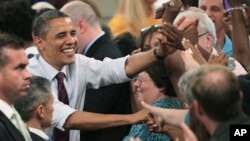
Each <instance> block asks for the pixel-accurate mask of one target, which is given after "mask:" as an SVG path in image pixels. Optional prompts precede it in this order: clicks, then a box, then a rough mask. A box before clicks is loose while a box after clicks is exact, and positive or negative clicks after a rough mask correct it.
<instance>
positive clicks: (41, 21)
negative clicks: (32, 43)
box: [32, 9, 68, 39]
mask: <svg viewBox="0 0 250 141" xmlns="http://www.w3.org/2000/svg"><path fill="white" fill-rule="evenodd" d="M66 17H68V15H66V14H64V13H63V12H60V11H58V10H55V9H51V10H48V11H45V12H44V13H41V14H40V15H38V16H37V17H36V18H35V19H34V21H33V23H32V32H33V35H34V36H38V37H41V38H43V39H44V38H45V37H46V36H47V33H48V28H49V22H50V20H53V19H57V18H66Z"/></svg>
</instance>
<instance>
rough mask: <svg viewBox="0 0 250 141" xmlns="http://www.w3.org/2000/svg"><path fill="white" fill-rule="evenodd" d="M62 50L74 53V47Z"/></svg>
mask: <svg viewBox="0 0 250 141" xmlns="http://www.w3.org/2000/svg"><path fill="white" fill-rule="evenodd" d="M62 52H64V53H72V52H74V49H73V48H68V49H64V50H63V51H62Z"/></svg>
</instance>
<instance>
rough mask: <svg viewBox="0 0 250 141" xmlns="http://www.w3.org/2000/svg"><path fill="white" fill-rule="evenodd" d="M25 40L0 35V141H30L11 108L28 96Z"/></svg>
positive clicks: (28, 78) (21, 123) (25, 128)
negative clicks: (20, 99)
mask: <svg viewBox="0 0 250 141" xmlns="http://www.w3.org/2000/svg"><path fill="white" fill-rule="evenodd" d="M23 47H24V43H23V42H22V41H20V40H19V39H17V38H15V37H12V36H9V35H7V34H0V56H1V57H0V86H1V87H0V140H1V141H31V137H30V135H29V132H28V129H27V126H26V125H25V124H24V123H23V121H22V119H21V117H20V115H19V114H18V112H17V111H16V109H15V108H14V106H13V104H14V102H15V101H16V100H17V99H19V98H21V97H23V96H26V95H27V91H28V89H29V87H30V81H29V80H30V77H31V73H29V72H28V71H27V69H26V66H27V65H28V62H29V61H28V58H27V56H26V54H25V52H24V48H23Z"/></svg>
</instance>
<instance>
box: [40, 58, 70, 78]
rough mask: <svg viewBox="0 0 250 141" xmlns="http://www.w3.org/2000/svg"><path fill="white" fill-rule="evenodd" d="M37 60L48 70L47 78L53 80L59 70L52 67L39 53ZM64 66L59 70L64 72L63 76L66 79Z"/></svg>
mask: <svg viewBox="0 0 250 141" xmlns="http://www.w3.org/2000/svg"><path fill="white" fill-rule="evenodd" d="M38 60H39V62H40V63H41V65H42V66H43V67H44V69H45V70H46V71H47V72H48V73H47V75H48V78H47V79H49V80H50V81H51V80H53V79H54V78H55V76H56V75H57V73H58V72H59V71H58V70H56V69H55V68H54V67H52V66H51V65H50V64H48V63H47V62H46V61H45V60H44V59H43V57H42V56H41V55H40V57H39V58H38ZM66 66H67V65H65V66H63V68H62V70H61V72H63V73H64V75H65V78H66V79H67V76H68V74H67V73H66V72H67V71H66Z"/></svg>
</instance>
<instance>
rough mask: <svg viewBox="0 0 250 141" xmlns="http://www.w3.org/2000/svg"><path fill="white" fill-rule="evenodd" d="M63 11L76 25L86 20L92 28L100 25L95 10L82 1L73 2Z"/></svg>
mask: <svg viewBox="0 0 250 141" xmlns="http://www.w3.org/2000/svg"><path fill="white" fill-rule="evenodd" d="M61 11H63V12H64V13H66V14H67V15H68V16H69V17H70V18H71V20H72V21H73V22H74V23H76V22H78V21H79V20H81V19H84V20H85V21H86V22H87V23H88V24H89V25H90V26H95V25H96V24H98V23H99V22H98V18H97V16H96V13H95V11H94V10H93V8H92V7H91V6H90V5H88V4H87V3H85V2H82V1H71V2H69V3H67V4H66V5H65V6H63V7H62V8H61Z"/></svg>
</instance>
